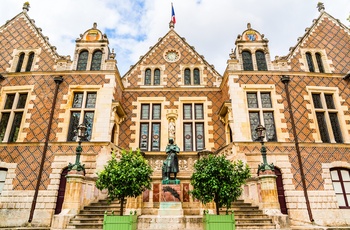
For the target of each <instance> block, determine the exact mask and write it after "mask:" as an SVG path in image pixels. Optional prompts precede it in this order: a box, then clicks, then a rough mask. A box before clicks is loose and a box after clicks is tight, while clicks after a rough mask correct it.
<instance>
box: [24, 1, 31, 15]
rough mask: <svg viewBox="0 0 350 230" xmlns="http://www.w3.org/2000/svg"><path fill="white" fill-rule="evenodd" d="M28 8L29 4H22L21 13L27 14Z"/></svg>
mask: <svg viewBox="0 0 350 230" xmlns="http://www.w3.org/2000/svg"><path fill="white" fill-rule="evenodd" d="M29 8H30V4H29V2H25V3H24V4H23V7H22V9H23V12H24V13H26V12H28V11H29Z"/></svg>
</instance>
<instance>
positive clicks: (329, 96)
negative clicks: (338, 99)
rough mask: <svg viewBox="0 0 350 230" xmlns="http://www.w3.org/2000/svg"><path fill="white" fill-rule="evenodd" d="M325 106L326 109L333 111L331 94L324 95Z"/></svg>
mask: <svg viewBox="0 0 350 230" xmlns="http://www.w3.org/2000/svg"><path fill="white" fill-rule="evenodd" d="M324 97H325V99H326V104H327V108H328V109H335V105H334V101H333V94H325V95H324Z"/></svg>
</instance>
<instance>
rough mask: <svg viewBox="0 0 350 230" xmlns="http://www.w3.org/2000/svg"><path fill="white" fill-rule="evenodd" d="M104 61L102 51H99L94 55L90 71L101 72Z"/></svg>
mask: <svg viewBox="0 0 350 230" xmlns="http://www.w3.org/2000/svg"><path fill="white" fill-rule="evenodd" d="M101 61H102V51H101V50H97V51H95V52H94V53H93V54H92V61H91V68H90V70H100V69H101Z"/></svg>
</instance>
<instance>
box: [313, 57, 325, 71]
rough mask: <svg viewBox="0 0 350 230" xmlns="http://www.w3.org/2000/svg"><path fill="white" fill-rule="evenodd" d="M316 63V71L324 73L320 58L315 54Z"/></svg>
mask: <svg viewBox="0 0 350 230" xmlns="http://www.w3.org/2000/svg"><path fill="white" fill-rule="evenodd" d="M315 56H316V62H317V66H318V70H319V71H320V73H324V68H323V64H322V56H321V54H320V53H316V54H315Z"/></svg>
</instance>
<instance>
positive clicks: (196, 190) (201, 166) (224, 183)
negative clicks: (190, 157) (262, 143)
mask: <svg viewBox="0 0 350 230" xmlns="http://www.w3.org/2000/svg"><path fill="white" fill-rule="evenodd" d="M194 169H195V172H194V173H193V174H192V177H191V184H192V185H193V190H192V191H191V194H192V196H193V197H194V198H196V199H198V200H200V201H201V202H202V203H203V204H206V203H209V202H211V201H214V202H215V203H216V212H217V214H219V208H222V207H226V208H227V210H228V209H229V208H230V207H231V203H232V202H233V201H236V200H237V199H238V197H239V196H240V195H241V194H242V188H241V186H242V185H243V184H244V183H245V181H246V180H247V179H248V178H249V177H250V176H251V175H250V169H249V167H248V165H246V164H244V163H243V162H242V161H237V162H233V163H231V162H230V161H229V160H227V159H226V158H225V156H214V155H209V156H208V157H205V158H202V159H199V160H198V161H197V162H196V163H195V165H194Z"/></svg>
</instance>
